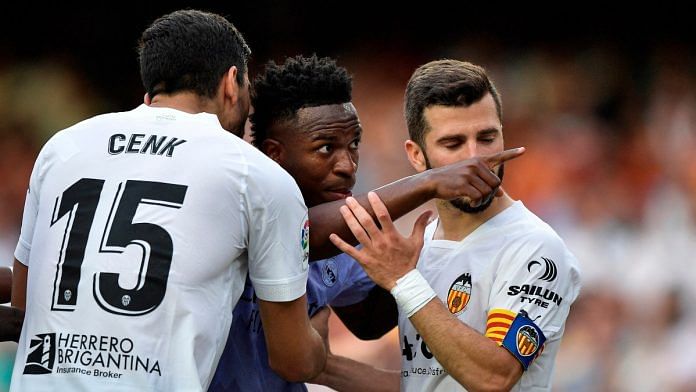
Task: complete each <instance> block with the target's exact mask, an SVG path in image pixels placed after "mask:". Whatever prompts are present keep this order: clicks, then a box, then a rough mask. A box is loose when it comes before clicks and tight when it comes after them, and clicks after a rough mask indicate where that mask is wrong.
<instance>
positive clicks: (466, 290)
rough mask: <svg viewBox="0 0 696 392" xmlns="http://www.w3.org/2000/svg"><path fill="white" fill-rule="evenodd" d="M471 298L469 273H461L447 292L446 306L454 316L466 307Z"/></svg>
mask: <svg viewBox="0 0 696 392" xmlns="http://www.w3.org/2000/svg"><path fill="white" fill-rule="evenodd" d="M470 298H471V274H468V273H467V274H463V275H461V276H460V277H458V278H457V279H455V281H454V283H452V286H450V289H449V292H448V293H447V308H448V309H449V311H450V312H451V313H452V314H454V315H455V316H456V315H458V314H459V313H461V312H463V311H464V309H466V305H467V304H468V303H469V299H470Z"/></svg>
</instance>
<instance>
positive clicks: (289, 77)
mask: <svg viewBox="0 0 696 392" xmlns="http://www.w3.org/2000/svg"><path fill="white" fill-rule="evenodd" d="M351 91H352V82H351V78H350V76H349V75H348V73H347V71H346V70H345V69H344V68H343V67H339V66H337V65H336V62H335V61H333V60H332V59H329V58H318V57H316V56H312V57H302V56H297V57H294V58H288V59H286V61H285V62H284V63H283V64H280V65H277V64H275V63H273V62H270V63H269V64H268V65H267V66H266V69H265V71H264V73H263V74H262V75H260V76H259V77H257V78H256V80H255V82H254V93H253V95H252V103H253V106H254V113H253V114H252V115H251V123H252V136H253V143H254V145H255V146H256V147H258V148H259V149H260V150H261V151H263V152H264V153H265V154H267V155H268V156H269V157H271V158H272V159H273V160H275V161H276V162H278V163H279V164H280V165H281V166H282V167H283V168H284V169H285V170H287V171H288V172H289V173H290V175H292V177H293V178H295V180H296V181H297V183H298V185H299V187H300V190H301V192H302V195H303V197H304V200H305V202H306V203H307V206H308V207H310V216H311V217H312V231H316V230H315V220H314V216H315V215H314V213H315V212H316V211H317V208H319V209H322V208H324V206H327V205H328V206H331V204H324V205H320V204H321V203H327V202H331V201H337V200H343V199H344V198H346V197H348V196H350V195H352V193H351V191H352V188H353V185H354V184H355V174H356V171H357V168H358V161H359V144H360V139H361V134H362V128H361V125H360V121H359V118H358V114H357V112H356V109H355V107H354V106H353V104H352V102H351V101H352V97H351ZM503 154H504V156H505V157H508V158H512V157H514V156H517V154H516V153H510V152H506V153H503ZM498 158H501V157H500V156H498ZM502 159H507V158H504V157H503V158H502ZM495 162H497V161H495ZM467 165H468V166H467ZM479 173H480V174H479ZM479 175H480V176H481V177H483V178H485V179H486V180H487V181H489V182H490V185H489V184H487V183H486V182H485V181H484V180H483V179H480V178H479V177H478V176H479ZM473 178H476V180H473ZM469 182H480V183H481V184H485V185H479V187H480V188H482V189H483V188H485V189H484V190H483V191H478V190H474V187H472V186H470V185H469ZM497 184H498V178H497V177H496V176H495V175H493V174H492V173H491V172H490V170H489V169H488V167H487V166H485V165H483V164H482V163H481V162H473V161H470V162H468V163H467V164H466V165H457V166H452V167H447V168H443V169H440V171H434V172H433V171H429V172H426V173H423V174H421V175H418V176H417V177H416V178H408V179H405V180H401V181H399V182H397V183H395V184H392V185H390V186H387V187H385V188H382V189H380V190H378V192H380V194H382V195H383V197H385V199H386V200H387V204H388V205H389V207H390V209H391V210H392V211H394V213H395V214H397V215H400V214H403V213H405V212H407V211H409V210H411V209H413V208H415V207H417V206H418V205H420V204H422V202H424V201H425V200H427V199H428V196H430V197H432V196H433V195H434V194H435V193H436V194H437V195H441V194H442V195H443V197H449V196H448V193H447V192H446V191H445V190H447V191H449V192H453V191H454V189H455V188H458V189H457V192H460V193H458V194H477V195H478V196H479V197H480V196H481V195H483V194H488V193H491V192H492V191H493V189H494V188H495V186H496V185H497ZM486 187H487V188H486ZM433 192H435V193H433ZM462 192H464V193H462ZM423 197H426V198H425V199H424V198H423ZM341 204H342V203H341ZM317 220H319V219H317ZM334 220H335V221H337V222H338V223H339V224H341V225H342V226H345V223H344V222H343V219H342V218H341V217H340V216H336V217H335V218H334ZM321 222H322V224H324V222H326V220H324V221H321ZM346 230H347V229H346ZM327 238H328V235H327ZM314 239H315V240H316V239H317V237H314ZM310 246H311V251H310V257H312V255H314V254H315V253H318V252H319V251H317V252H315V247H314V243H313V242H312V243H311V245H310ZM315 257H316V256H315ZM307 298H308V306H309V307H308V313H309V314H310V316H315V314H316V313H317V312H318V311H320V309H322V308H323V307H325V306H327V305H330V306H331V307H332V308H333V309H334V311H335V312H336V314H337V315H338V316H339V318H341V320H342V321H343V322H344V323H345V324H346V325H347V326H348V328H349V329H350V330H351V331H352V332H353V333H354V334H355V335H356V336H357V337H359V338H361V339H373V338H377V337H380V336H382V335H383V334H384V333H386V332H388V331H389V330H391V329H392V328H393V327H395V326H396V323H397V312H396V305H395V303H394V299H393V297H392V296H391V295H390V294H389V293H388V292H387V291H386V290H384V289H382V288H380V287H377V286H375V284H374V283H373V282H372V281H371V280H370V279H369V278H368V277H367V275H366V274H365V272H364V271H363V269H362V268H361V267H360V265H359V264H358V263H357V262H356V261H355V260H353V259H352V258H351V257H349V256H347V255H345V254H340V255H337V256H335V257H331V258H327V259H324V260H319V261H316V262H313V263H311V264H310V271H309V281H308V283H307ZM320 317H322V315H320V316H318V318H320ZM264 328H265V325H264V324H263V323H262V322H261V320H260V319H259V317H258V300H257V298H256V295H255V293H254V288H253V285H252V284H251V283H250V282H249V281H247V284H246V286H245V289H244V293H243V295H242V298H241V300H240V302H239V303H238V304H237V306H236V308H235V310H234V318H233V326H232V329H231V331H230V337H229V339H228V341H227V345H226V347H225V351H224V352H223V356H222V357H221V360H220V363H219V365H218V368H217V371H216V373H215V377H214V379H213V382H212V383H211V386H210V391H216V392H219V391H240V390H241V391H295V390H299V391H302V390H306V387H305V386H304V384H301V383H291V382H287V381H285V380H283V379H282V378H281V377H279V376H278V375H277V374H276V373H274V372H273V371H272V370H271V369H270V368H269V367H268V364H267V354H266V345H265V341H264V338H263V330H264ZM329 358H330V359H329V361H328V362H327V369H325V370H326V371H325V372H324V373H322V375H321V376H320V377H319V378H317V379H315V380H313V381H312V382H315V383H324V384H327V385H329V386H331V387H334V388H337V389H340V388H341V384H335V383H334V382H333V381H334V380H337V378H336V377H334V376H333V373H336V372H340V371H341V369H347V368H350V369H358V371H362V372H363V374H366V372H371V371H372V369H371V367H368V366H366V365H363V364H359V363H357V362H355V361H352V360H350V359H348V358H342V357H337V356H333V355H331V354H329ZM361 380H362V379H361ZM397 380H398V378H397ZM370 384H372V386H374V382H373V380H369V381H368V382H367V383H366V384H355V383H353V384H352V385H351V386H352V387H353V388H355V389H356V390H364V389H366V388H368V387H370V386H371V385H370Z"/></svg>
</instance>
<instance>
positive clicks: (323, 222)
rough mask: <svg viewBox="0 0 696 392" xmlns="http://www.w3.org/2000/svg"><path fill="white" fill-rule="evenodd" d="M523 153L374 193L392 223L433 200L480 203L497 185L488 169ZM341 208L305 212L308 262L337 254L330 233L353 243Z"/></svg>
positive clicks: (478, 160)
mask: <svg viewBox="0 0 696 392" xmlns="http://www.w3.org/2000/svg"><path fill="white" fill-rule="evenodd" d="M523 153H524V148H515V149H510V150H506V151H503V152H500V153H497V154H493V155H487V156H482V157H475V158H471V159H467V160H464V161H461V162H457V163H453V164H451V165H447V166H443V167H440V168H436V169H430V170H426V171H424V172H422V173H419V174H416V175H413V176H410V177H405V178H402V179H401V180H398V181H396V182H393V183H391V184H388V185H385V186H383V187H381V188H378V189H376V190H375V191H374V192H376V193H377V195H379V198H380V199H381V200H382V202H383V203H384V204H385V205H386V207H387V209H388V210H389V214H390V215H391V216H392V217H393V219H398V218H400V217H401V216H403V215H404V214H406V213H408V212H410V211H412V210H413V209H415V208H416V207H418V206H420V205H421V204H423V203H425V202H427V201H428V200H430V199H433V198H438V199H445V200H451V199H454V198H457V197H468V198H469V199H471V200H472V201H480V200H482V199H483V198H484V197H486V196H488V195H489V194H490V193H491V192H494V191H496V190H497V187H498V186H499V185H500V179H499V178H498V177H497V176H496V175H495V174H493V173H492V172H491V170H490V169H491V168H492V167H495V166H497V165H499V164H500V163H503V162H505V161H508V160H510V159H513V158H517V157H518V156H520V155H522V154H523ZM355 199H356V200H357V201H358V202H359V203H360V204H361V205H362V206H363V207H364V208H365V210H366V211H367V212H368V213H369V214H371V215H372V216H374V212H373V211H372V207H371V206H370V203H369V202H368V200H367V195H364V194H363V195H358V196H356V197H355ZM344 204H345V203H344V201H343V200H337V201H334V202H331V203H324V204H320V205H318V206H315V207H312V208H310V209H309V220H310V222H311V224H312V230H310V233H309V247H310V249H311V251H310V253H309V258H310V260H312V261H313V260H322V259H326V258H328V257H331V256H335V255H337V254H338V253H340V251H339V250H338V249H336V247H335V246H334V245H333V244H332V243H331V241H329V240H328V239H329V235H330V234H331V233H335V234H338V235H339V236H340V237H341V238H343V239H345V240H346V241H347V242H348V243H351V244H355V243H357V241H356V239H355V238H354V237H353V234H352V233H351V231H350V230H349V229H348V227H347V226H346V224H345V221H344V220H343V219H342V217H341V213H340V212H339V208H340V207H341V206H342V205H344Z"/></svg>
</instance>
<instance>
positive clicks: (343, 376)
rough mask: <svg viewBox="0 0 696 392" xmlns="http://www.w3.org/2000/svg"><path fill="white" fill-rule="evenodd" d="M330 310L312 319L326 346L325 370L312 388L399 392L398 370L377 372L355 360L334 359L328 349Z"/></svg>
mask: <svg viewBox="0 0 696 392" xmlns="http://www.w3.org/2000/svg"><path fill="white" fill-rule="evenodd" d="M330 313H331V311H330V310H329V309H328V308H324V309H323V310H320V311H319V312H317V314H315V315H314V316H313V317H312V320H311V321H312V325H313V326H314V328H315V329H316V330H317V331H318V332H319V334H320V335H321V336H322V338H323V339H324V343H325V344H326V352H327V353H328V355H327V357H326V367H325V368H324V371H323V372H321V373H320V374H319V375H318V376H317V377H316V378H314V379H312V380H310V381H309V382H310V383H312V384H320V385H326V386H328V387H330V388H332V389H335V390H336V391H339V392H353V391H355V392H396V391H398V390H399V386H400V383H401V375H400V374H399V371H398V370H387V369H380V368H376V367H374V366H372V365H368V364H365V363H362V362H358V361H356V360H353V359H350V358H346V357H342V356H340V355H334V354H332V353H331V349H330V347H329V323H328V322H329V315H330Z"/></svg>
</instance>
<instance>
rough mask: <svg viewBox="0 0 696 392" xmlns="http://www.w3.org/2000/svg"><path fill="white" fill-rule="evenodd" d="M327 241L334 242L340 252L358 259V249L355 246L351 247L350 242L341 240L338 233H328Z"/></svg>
mask: <svg viewBox="0 0 696 392" xmlns="http://www.w3.org/2000/svg"><path fill="white" fill-rule="evenodd" d="M329 241H331V243H332V244H334V246H335V247H337V248H338V249H339V250H340V251H341V252H343V253H345V254H347V255H348V256H350V257H352V258H354V259H355V260H358V261H360V259H359V258H358V256H359V255H360V251H359V250H357V249H355V247H353V246H352V245H351V244H349V243H347V242H345V241H343V239H342V238H341V237H339V236H338V235H336V234H333V233H332V234H331V235H329Z"/></svg>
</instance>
